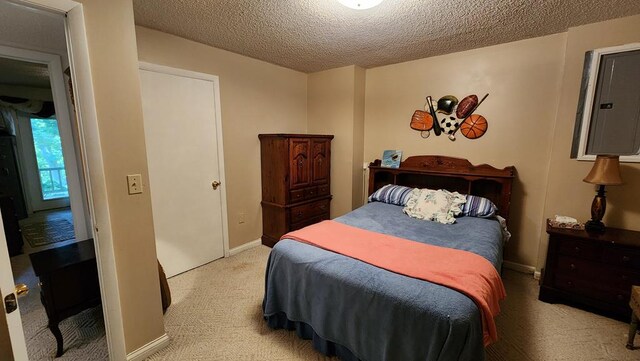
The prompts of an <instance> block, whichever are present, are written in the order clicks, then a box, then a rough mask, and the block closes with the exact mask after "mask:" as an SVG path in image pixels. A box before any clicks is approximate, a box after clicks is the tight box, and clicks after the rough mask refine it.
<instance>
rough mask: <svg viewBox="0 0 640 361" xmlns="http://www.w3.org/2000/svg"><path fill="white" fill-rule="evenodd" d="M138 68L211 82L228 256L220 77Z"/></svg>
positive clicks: (145, 65) (143, 64)
mask: <svg viewBox="0 0 640 361" xmlns="http://www.w3.org/2000/svg"><path fill="white" fill-rule="evenodd" d="M138 64H139V65H138V68H139V69H140V70H147V71H153V72H157V73H162V74H169V75H176V76H181V77H185V78H192V79H198V80H205V81H210V82H212V83H213V99H214V100H213V101H214V106H215V108H216V112H215V118H216V119H215V127H216V141H217V143H218V144H217V147H218V154H216V156H217V158H218V168H219V169H218V172H219V175H220V182H221V183H222V184H221V185H220V188H221V189H220V202H221V203H222V204H221V208H222V239H223V242H222V244H223V246H224V257H229V256H230V254H229V224H228V217H227V187H226V184H227V183H226V177H225V173H224V145H223V143H222V138H223V136H222V111H221V109H220V78H219V77H218V76H217V75H211V74H207V73H198V72H195V71H190V70H184V69H178V68H172V67H169V66H164V65H158V64H152V63H147V62H143V61H141V62H139V63H138ZM150 188H151V192H153V184H150Z"/></svg>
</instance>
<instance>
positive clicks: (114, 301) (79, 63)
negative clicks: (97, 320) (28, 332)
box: [0, 0, 131, 360]
mask: <svg viewBox="0 0 640 361" xmlns="http://www.w3.org/2000/svg"><path fill="white" fill-rule="evenodd" d="M11 1H12V2H14V3H16V4H19V5H23V6H26V7H28V8H37V9H42V10H46V11H50V12H54V13H58V14H63V15H66V17H65V30H66V31H65V36H66V40H67V53H68V56H69V65H70V69H71V79H72V81H73V84H74V87H73V94H74V98H75V99H76V114H77V124H78V138H79V143H80V144H79V148H80V150H81V154H80V156H81V157H80V159H81V161H82V167H83V171H84V177H85V180H86V182H85V183H86V191H87V196H88V197H87V198H88V200H87V201H88V208H89V213H90V215H91V223H92V225H94V226H92V227H91V236H92V237H93V239H94V243H95V246H96V247H95V249H96V262H97V266H98V276H99V279H100V294H101V296H102V309H103V314H104V323H105V333H106V338H107V346H108V350H109V358H110V359H112V360H126V359H128V358H131V357H128V356H129V355H127V351H126V345H125V338H124V327H123V319H122V308H121V305H120V290H119V288H118V279H117V273H116V260H115V253H114V245H113V236H112V231H111V220H110V215H109V207H108V199H107V187H106V177H105V174H104V172H103V169H104V166H103V157H102V149H101V144H100V133H99V128H98V117H97V110H96V101H95V96H94V90H93V77H92V71H91V63H90V58H89V46H88V45H89V44H88V39H87V32H86V26H85V19H84V12H83V5H82V4H81V3H78V2H75V1H73V0H11ZM98 226H99V229H98ZM98 231H99V232H98ZM0 233H2V238H4V230H3V229H0ZM12 335H13V333H12ZM20 335H21V336H22V337H21V338H22V340H16V341H15V342H17V343H18V344H19V343H20V341H22V344H23V345H24V334H23V333H21V334H20ZM12 343H14V341H13V337H12ZM14 352H16V353H17V354H19V355H21V353H20V352H21V350H16V349H14ZM24 352H25V353H24V355H26V348H24Z"/></svg>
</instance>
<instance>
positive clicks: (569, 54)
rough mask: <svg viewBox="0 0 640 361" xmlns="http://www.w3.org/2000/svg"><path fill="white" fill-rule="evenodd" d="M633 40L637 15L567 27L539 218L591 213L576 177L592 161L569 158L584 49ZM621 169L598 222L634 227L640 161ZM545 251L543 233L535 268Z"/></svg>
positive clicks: (586, 190)
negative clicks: (616, 184)
mask: <svg viewBox="0 0 640 361" xmlns="http://www.w3.org/2000/svg"><path fill="white" fill-rule="evenodd" d="M633 42H640V16H632V17H627V18H622V19H617V20H610V21H606V22H601V23H596V24H590V25H585V26H580V27H576V28H572V29H569V31H568V34H567V46H566V58H565V65H564V76H563V77H562V90H561V92H560V107H559V108H558V114H557V117H556V122H555V131H554V138H553V142H552V151H551V159H550V168H549V183H548V188H547V195H546V204H545V209H544V214H543V216H542V218H543V219H544V218H549V217H553V216H554V215H555V214H562V215H570V216H573V217H575V218H578V219H579V220H581V221H586V220H588V219H589V218H591V215H590V213H589V211H590V208H591V201H592V200H593V196H594V195H595V187H594V186H593V185H591V184H587V183H584V182H582V179H583V178H584V177H585V176H586V175H587V173H589V170H590V169H591V166H592V165H593V162H579V161H576V160H572V159H569V154H570V150H571V141H572V136H573V127H574V124H575V114H576V108H577V104H578V94H579V91H580V82H581V79H582V64H583V61H584V53H585V52H586V51H588V50H592V49H596V48H604V47H610V46H616V45H622V44H628V43H633ZM621 172H622V178H623V180H624V182H625V184H624V185H622V186H617V187H607V188H606V190H607V212H606V214H605V217H604V223H605V224H606V225H608V226H613V227H621V228H627V229H633V230H640V206H639V205H638V202H637V199H638V194H640V165H638V164H637V163H623V164H622V166H621ZM542 227H543V226H542ZM541 229H542V228H541ZM546 250H547V235H546V233H544V232H543V233H542V235H541V237H540V252H539V255H538V259H537V266H538V268H540V267H543V266H544V260H545V257H546Z"/></svg>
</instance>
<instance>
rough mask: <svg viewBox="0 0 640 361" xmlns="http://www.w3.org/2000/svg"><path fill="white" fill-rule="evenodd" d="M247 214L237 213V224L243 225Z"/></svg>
mask: <svg viewBox="0 0 640 361" xmlns="http://www.w3.org/2000/svg"><path fill="white" fill-rule="evenodd" d="M246 218H247V214H246V213H244V212H240V213H238V224H244V222H246Z"/></svg>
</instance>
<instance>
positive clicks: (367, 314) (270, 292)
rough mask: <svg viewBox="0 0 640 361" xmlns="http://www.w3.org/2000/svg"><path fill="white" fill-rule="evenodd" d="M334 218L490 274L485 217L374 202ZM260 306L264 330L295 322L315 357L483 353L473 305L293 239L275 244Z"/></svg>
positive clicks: (494, 229) (493, 226) (498, 254)
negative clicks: (456, 252)
mask: <svg viewBox="0 0 640 361" xmlns="http://www.w3.org/2000/svg"><path fill="white" fill-rule="evenodd" d="M335 220H336V221H338V222H342V223H344V224H347V225H350V226H354V227H359V228H363V229H367V230H370V231H375V232H379V233H384V234H390V235H393V236H396V237H401V238H405V239H409V240H413V241H417V242H422V243H428V244H432V245H436V246H443V247H450V248H455V249H460V250H465V251H469V252H473V253H476V254H478V255H480V256H482V257H484V258H485V259H487V260H488V261H489V262H491V263H492V264H493V265H494V267H496V269H497V270H498V271H500V265H501V263H502V229H501V227H500V224H499V223H498V222H497V221H495V220H491V219H482V218H473V217H461V218H458V219H457V221H456V223H454V224H451V225H445V224H440V223H437V222H429V221H422V220H417V219H413V218H410V217H408V216H407V215H405V214H404V213H402V207H400V206H396V205H390V204H386V203H377V202H375V203H369V204H367V205H365V206H363V207H360V208H358V209H356V210H354V211H353V212H350V213H348V214H346V215H344V216H342V217H339V218H336V219H335ZM263 312H264V316H265V319H266V320H267V322H268V323H269V325H270V326H272V327H275V328H287V329H294V328H295V329H297V330H298V333H299V335H300V336H301V337H304V338H313V339H314V346H315V347H316V348H317V349H318V350H319V351H321V352H322V353H324V354H327V355H333V354H337V355H338V356H340V357H341V358H342V359H360V360H367V361H376V360H385V361H392V360H394V361H397V360H405V361H410V360H422V361H425V360H429V361H430V360H483V359H484V347H483V342H482V324H481V316H480V311H479V310H478V308H477V306H476V305H475V304H474V302H473V301H472V300H471V299H470V298H468V297H467V296H465V295H463V294H461V293H459V292H457V291H454V290H452V289H449V288H447V287H444V286H440V285H437V284H433V283H430V282H427V281H423V280H418V279H414V278H411V277H407V276H403V275H400V274H396V273H393V272H390V271H387V270H384V269H380V268H377V267H375V266H372V265H369V264H366V263H363V262H361V261H358V260H355V259H352V258H349V257H347V256H343V255H340V254H336V253H333V252H330V251H326V250H323V249H320V248H317V247H314V246H310V245H307V244H303V243H300V242H296V241H293V240H287V239H283V240H281V241H280V242H278V243H277V244H276V246H275V247H274V248H273V250H272V252H271V254H270V256H269V261H268V264H267V274H266V284H265V298H264V301H263Z"/></svg>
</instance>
